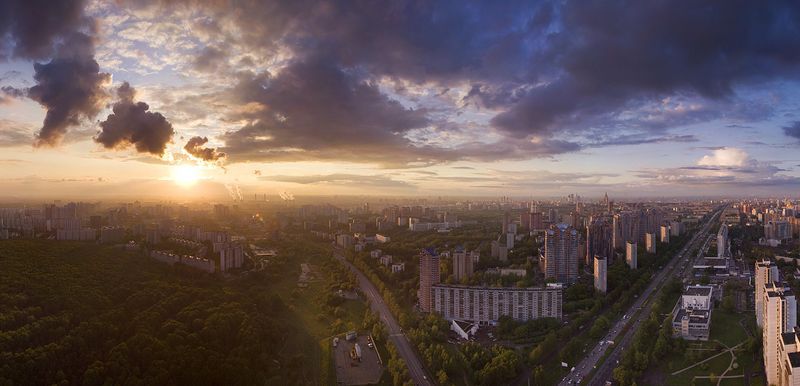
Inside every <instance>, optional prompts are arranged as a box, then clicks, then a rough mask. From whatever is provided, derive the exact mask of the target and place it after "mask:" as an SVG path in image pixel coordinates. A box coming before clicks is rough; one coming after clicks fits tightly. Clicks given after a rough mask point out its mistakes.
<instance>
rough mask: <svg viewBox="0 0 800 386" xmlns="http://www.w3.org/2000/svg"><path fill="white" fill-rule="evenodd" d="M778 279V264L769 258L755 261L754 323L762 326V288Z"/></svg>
mask: <svg viewBox="0 0 800 386" xmlns="http://www.w3.org/2000/svg"><path fill="white" fill-rule="evenodd" d="M774 281H778V266H777V265H775V263H773V262H772V261H770V260H761V261H756V269H755V287H756V295H755V298H756V324H758V327H764V322H763V321H764V290H765V288H766V285H767V284H768V283H772V282H774Z"/></svg>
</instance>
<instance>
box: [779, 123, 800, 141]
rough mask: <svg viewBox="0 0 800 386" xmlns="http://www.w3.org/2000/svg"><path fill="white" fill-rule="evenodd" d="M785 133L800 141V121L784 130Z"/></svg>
mask: <svg viewBox="0 0 800 386" xmlns="http://www.w3.org/2000/svg"><path fill="white" fill-rule="evenodd" d="M783 133H784V134H786V135H788V136H790V137H792V138H796V139H800V121H797V122H794V123H792V124H791V125H789V126H786V127H784V128H783Z"/></svg>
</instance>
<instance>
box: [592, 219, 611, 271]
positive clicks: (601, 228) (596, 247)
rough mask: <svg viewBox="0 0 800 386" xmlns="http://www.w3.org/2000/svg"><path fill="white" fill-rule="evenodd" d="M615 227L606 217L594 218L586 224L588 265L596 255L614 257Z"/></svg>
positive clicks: (608, 258) (609, 258) (607, 257)
mask: <svg viewBox="0 0 800 386" xmlns="http://www.w3.org/2000/svg"><path fill="white" fill-rule="evenodd" d="M613 232H614V229H613V225H612V224H611V223H610V222H609V221H608V220H607V219H606V218H603V217H601V218H592V219H591V220H590V222H589V225H587V226H586V265H589V264H591V259H593V258H594V256H595V255H598V256H602V257H605V258H606V259H607V260H609V261H610V260H613V259H614V233H613Z"/></svg>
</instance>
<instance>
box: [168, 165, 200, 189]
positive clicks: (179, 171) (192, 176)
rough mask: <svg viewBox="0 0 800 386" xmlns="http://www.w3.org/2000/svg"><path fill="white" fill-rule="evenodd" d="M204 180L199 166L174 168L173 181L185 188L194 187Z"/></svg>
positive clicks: (178, 166) (177, 166) (176, 166)
mask: <svg viewBox="0 0 800 386" xmlns="http://www.w3.org/2000/svg"><path fill="white" fill-rule="evenodd" d="M202 178H203V175H202V173H201V170H200V167H199V166H197V165H175V166H173V167H172V181H174V182H175V183H176V184H178V185H180V186H182V187H184V188H188V187H192V186H194V185H195V184H196V183H197V181H199V180H200V179H202Z"/></svg>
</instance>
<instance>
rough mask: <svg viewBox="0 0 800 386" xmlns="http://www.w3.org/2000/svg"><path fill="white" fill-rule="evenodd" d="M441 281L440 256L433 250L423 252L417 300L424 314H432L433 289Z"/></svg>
mask: <svg viewBox="0 0 800 386" xmlns="http://www.w3.org/2000/svg"><path fill="white" fill-rule="evenodd" d="M440 280H441V277H440V274H439V255H438V254H436V251H434V250H432V249H426V250H423V251H422V252H421V253H420V255H419V290H418V292H417V298H418V300H419V308H420V310H422V311H423V312H431V310H432V306H433V301H432V297H431V288H432V286H433V285H434V284H438V283H439V281H440Z"/></svg>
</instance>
